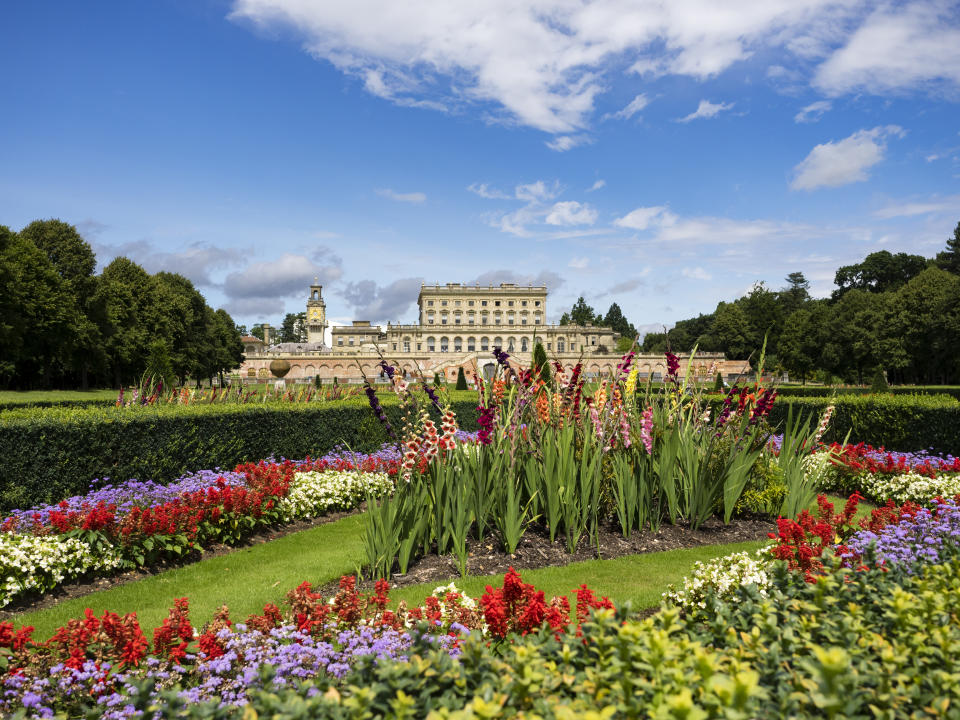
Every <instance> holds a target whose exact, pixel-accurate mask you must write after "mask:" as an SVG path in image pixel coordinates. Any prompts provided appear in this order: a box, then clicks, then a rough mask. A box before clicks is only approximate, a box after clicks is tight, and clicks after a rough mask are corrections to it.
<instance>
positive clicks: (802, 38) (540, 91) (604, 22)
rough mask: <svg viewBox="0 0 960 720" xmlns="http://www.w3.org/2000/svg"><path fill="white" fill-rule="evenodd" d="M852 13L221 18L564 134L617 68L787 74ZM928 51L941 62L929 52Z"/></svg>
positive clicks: (282, 10)
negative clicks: (775, 57) (746, 65)
mask: <svg viewBox="0 0 960 720" xmlns="http://www.w3.org/2000/svg"><path fill="white" fill-rule="evenodd" d="M864 5H865V3H864V2H862V1H861V2H843V1H842V0H767V1H766V2H763V3H756V2H726V3H717V2H707V0H673V1H672V2H662V1H661V0H594V1H593V2H587V1H586V0H485V1H484V2H479V1H477V0H473V1H470V0H463V1H462V2H449V0H408V2H402V3H397V2H386V1H385V0H353V2H350V3H336V2H313V1H311V0H234V2H233V6H232V12H231V15H230V17H231V18H232V19H234V20H236V21H243V22H249V23H252V24H253V25H255V26H257V27H259V28H263V29H267V30H269V31H274V30H277V29H282V30H286V31H291V30H292V32H293V35H294V37H296V38H298V39H299V40H300V41H302V44H303V47H304V49H305V50H306V51H307V52H309V53H310V54H311V55H313V56H314V57H315V58H317V59H318V60H325V61H328V62H330V63H332V64H333V65H334V66H335V67H336V68H338V69H339V70H340V71H342V72H344V73H347V74H349V75H351V76H353V77H355V78H357V79H358V80H359V81H360V82H361V83H362V84H363V86H364V88H365V89H366V90H367V91H368V92H370V93H373V94H374V95H377V96H379V97H383V98H386V99H388V100H389V101H391V102H395V103H398V104H403V105H414V106H420V107H433V108H438V109H444V108H446V109H456V108H457V107H463V106H469V105H472V104H476V103H493V104H494V105H495V106H496V110H495V113H494V115H495V117H494V119H495V120H503V121H507V122H513V123H519V124H522V125H526V126H529V127H534V128H538V129H540V130H544V131H546V132H549V133H552V134H557V135H564V136H570V135H572V134H574V133H577V132H580V131H582V130H583V129H585V128H586V127H588V126H589V123H590V121H591V118H592V115H593V112H594V107H595V100H596V98H597V96H598V95H599V94H601V93H602V92H605V91H607V90H608V89H609V88H610V87H611V86H612V84H613V80H614V79H615V77H616V76H617V75H619V74H620V73H621V72H622V71H623V70H628V71H633V72H637V73H653V74H668V73H669V74H676V75H684V76H689V77H692V78H694V79H697V80H704V79H708V78H711V77H715V76H716V75H718V74H720V73H722V72H724V71H725V70H727V69H729V68H730V67H731V66H733V65H734V64H735V63H737V62H739V61H743V60H745V59H747V58H749V57H751V56H752V55H754V54H757V53H758V52H760V51H772V52H770V54H771V55H772V54H774V52H779V53H780V54H784V55H787V58H786V59H784V60H783V63H784V64H785V65H791V64H792V63H791V57H790V56H792V55H800V56H801V58H809V57H813V56H815V55H816V54H817V53H821V54H822V53H823V51H824V48H827V47H837V46H839V44H840V43H841V42H842V41H843V40H844V38H845V37H846V35H849V33H850V32H851V31H856V29H857V26H858V21H859V20H860V19H861V18H862V17H863V15H864V12H865V11H864V7H863V6H864ZM890 12H893V11H890ZM837 34H840V37H839V38H837V37H835V35H837ZM941 34H942V33H941ZM916 44H917V45H922V42H918V43H916ZM956 45H960V43H957V44H955V46H956ZM908 49H909V48H908ZM938 49H939V50H940V51H941V52H942V54H943V55H944V56H946V57H952V56H953V50H952V49H951V48H949V47H947V46H941V44H940V43H939V42H938ZM878 52H881V53H882V49H881V50H878ZM910 52H911V54H915V53H918V52H921V51H918V50H914V49H910ZM821 56H822V55H821ZM878 61H879V62H889V61H888V60H887V59H885V58H882V57H881V58H879V60H878ZM837 62H838V63H839V60H838V61H837ZM628 65H629V68H627V66H628ZM824 75H825V76H828V75H829V73H827V72H826V71H824ZM488 116H489V114H488Z"/></svg>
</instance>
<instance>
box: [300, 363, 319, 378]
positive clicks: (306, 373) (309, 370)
mask: <svg viewBox="0 0 960 720" xmlns="http://www.w3.org/2000/svg"><path fill="white" fill-rule="evenodd" d="M316 374H317V369H316V368H315V367H314V366H313V365H307V366H305V367H304V368H303V377H313V376H314V375H316Z"/></svg>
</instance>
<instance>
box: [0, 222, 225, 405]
mask: <svg viewBox="0 0 960 720" xmlns="http://www.w3.org/2000/svg"><path fill="white" fill-rule="evenodd" d="M95 269H96V258H95V256H94V253H93V250H92V248H91V247H90V245H89V244H88V243H87V242H86V241H85V240H84V239H83V238H82V237H81V236H80V234H79V233H78V232H77V229H76V228H75V227H73V226H72V225H68V224H67V223H64V222H61V221H59V220H38V221H35V222H32V223H30V224H29V225H28V226H27V227H25V228H24V229H23V230H21V231H20V232H19V233H15V232H12V231H10V229H9V228H6V227H3V226H0V387H12V388H36V387H60V388H69V387H82V388H86V387H88V385H100V386H106V385H113V386H114V387H119V386H122V385H124V384H130V383H133V382H136V381H138V380H139V379H140V377H141V375H142V374H143V373H144V371H145V370H146V368H147V365H148V355H149V351H150V345H151V343H152V342H162V343H164V345H165V346H166V349H167V352H168V353H169V356H170V360H171V363H172V371H173V373H174V374H175V376H176V378H177V379H178V381H179V382H180V384H183V383H184V381H185V380H186V378H187V377H190V378H204V379H206V378H211V377H213V376H214V375H217V374H218V373H223V372H224V371H227V370H230V369H232V368H235V367H238V366H239V365H240V362H241V361H242V353H243V346H242V344H241V343H240V334H239V332H238V331H237V328H236V327H235V326H234V323H233V320H232V319H231V317H230V315H229V314H228V313H227V312H226V311H225V310H216V311H214V310H213V309H212V308H210V307H209V306H208V305H207V303H206V301H205V300H204V298H203V296H202V295H201V294H200V293H199V292H198V291H197V289H196V288H195V287H194V286H193V283H191V282H190V281H189V280H188V279H187V278H185V277H183V276H182V275H178V274H176V273H169V272H159V273H156V274H155V275H150V274H148V273H147V272H146V271H145V270H144V269H143V268H142V267H140V266H139V265H137V264H136V263H134V262H132V261H131V260H129V259H128V258H125V257H118V258H115V259H114V260H113V261H112V262H110V264H108V265H107V266H106V267H105V268H104V269H103V272H101V273H100V274H99V275H96V274H94V273H95Z"/></svg>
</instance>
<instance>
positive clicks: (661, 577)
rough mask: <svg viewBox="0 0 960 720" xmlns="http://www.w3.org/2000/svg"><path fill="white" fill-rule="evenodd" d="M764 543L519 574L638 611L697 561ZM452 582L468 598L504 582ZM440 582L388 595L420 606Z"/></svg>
mask: <svg viewBox="0 0 960 720" xmlns="http://www.w3.org/2000/svg"><path fill="white" fill-rule="evenodd" d="M765 544H766V542H760V541H754V542H742V543H732V544H729V545H704V546H703V547H698V548H687V549H684V550H668V551H666V552H659V553H644V554H642V555H627V556H624V557H620V558H614V559H613V560H586V561H584V562H577V563H571V564H570V565H564V566H562V567H548V568H541V569H539V570H521V571H519V572H520V577H521V578H523V580H524V582H528V583H532V584H533V585H534V586H535V587H536V588H537V589H538V590H543V591H544V594H545V595H546V596H547V598H548V599H549V598H550V597H551V596H554V595H556V596H558V597H559V596H560V595H566V596H567V597H569V599H570V604H571V606H573V605H574V604H575V602H576V593H575V591H576V589H577V588H578V587H579V586H580V585H586V586H587V587H589V588H590V589H591V590H593V591H594V593H596V594H597V595H606V596H607V597H609V598H610V599H611V600H613V601H614V603H617V604H620V603H625V602H630V603H631V605H632V606H633V608H634V609H636V610H640V609H642V608H648V607H653V606H655V605H659V604H660V595H661V594H662V593H663V592H664V591H665V590H666V589H667V586H668V585H670V584H676V583H679V582H680V581H681V580H682V579H683V577H684V575H688V574H689V573H690V569H691V568H692V567H693V563H694V562H696V561H697V560H700V561H706V560H711V559H713V558H715V557H720V556H721V555H729V554H730V553H734V552H740V551H742V550H750V551H752V550H755V549H757V548H760V547H763V546H764V545H765ZM454 582H455V583H456V585H457V587H458V588H459V589H461V590H463V591H464V592H465V593H466V594H467V595H469V596H470V597H480V595H482V594H483V591H484V588H485V587H486V586H487V585H493V586H499V585H502V584H503V576H502V575H484V576H467V577H466V578H464V579H460V578H456V579H454ZM441 584H446V583H439V582H430V583H424V584H423V585H411V586H409V587H405V588H399V589H397V590H391V591H390V599H391V600H392V601H393V602H394V603H397V602H399V601H401V600H405V601H406V602H407V605H414V604H420V603H421V602H422V601H423V598H424V597H426V596H427V595H429V594H430V593H431V592H433V589H434V588H435V587H437V585H441Z"/></svg>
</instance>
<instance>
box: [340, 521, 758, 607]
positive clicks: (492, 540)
mask: <svg viewBox="0 0 960 720" xmlns="http://www.w3.org/2000/svg"><path fill="white" fill-rule="evenodd" d="M774 531H776V525H775V524H774V522H773V521H772V520H770V519H769V518H767V517H745V518H738V519H735V520H732V521H731V522H730V524H729V525H724V524H723V522H722V521H720V520H718V519H716V518H712V519H710V520H709V521H707V522H706V523H705V524H704V525H702V526H701V527H700V529H698V530H691V529H690V527H689V526H688V525H684V524H678V525H669V524H666V523H664V524H663V525H661V527H660V529H659V530H658V531H657V532H655V533H654V532H651V531H650V530H644V531H642V532H637V531H634V533H633V534H632V535H631V536H630V537H629V538H625V537H623V533H622V532H621V531H620V530H619V528H618V527H616V526H615V525H610V526H607V527H604V528H603V529H601V531H600V543H599V545H600V547H599V552H598V549H597V545H596V544H595V543H591V541H590V539H589V538H587V537H583V538H581V540H580V542H579V544H578V545H577V549H576V552H574V553H572V554H571V553H568V552H567V549H566V544H565V542H564V539H563V538H561V537H558V538H557V540H556V541H555V542H553V543H551V542H550V538H549V536H548V535H547V534H546V530H545V529H544V528H541V527H537V526H534V527H532V528H530V529H529V530H527V532H526V533H524V535H523V537H522V538H521V540H520V544H519V545H518V546H517V550H516V552H515V553H513V554H509V553H506V552H504V551H503V549H502V547H501V545H500V542H499V540H498V539H497V537H496V536H491V537H487V538H485V539H484V540H483V542H478V541H477V540H475V539H473V538H470V539H469V540H468V541H467V549H468V552H469V559H468V560H467V573H468V574H469V575H502V574H503V573H505V572H506V571H507V570H508V569H510V568H511V567H512V568H514V569H515V570H533V569H536V568H543V567H553V566H560V565H569V564H570V563H575V562H580V561H583V560H594V559H597V558H602V559H610V558H616V557H623V556H624V555H637V554H640V553H650V552H662V551H664V550H677V549H680V548H692V547H699V546H701V545H717V544H721V543H723V544H727V543H737V542H744V541H748V540H766V539H767V533H770V532H774ZM458 577H460V571H459V570H458V569H457V559H456V557H455V556H453V555H445V556H442V557H440V556H437V555H427V556H426V557H423V558H420V560H419V561H417V562H416V563H415V564H413V565H412V567H410V568H408V569H407V573H406V574H404V575H399V574H395V575H393V577H392V578H391V581H390V586H391V587H405V586H407V585H417V584H419V583H426V582H436V581H445V582H449V581H450V580H451V579H454V580H455V579H456V578H458ZM361 585H362V586H363V587H366V586H372V583H369V582H367V583H362V584H361ZM336 589H337V583H329V584H328V585H326V586H324V587H323V588H322V592H323V594H324V595H330V594H333V593H335V592H336Z"/></svg>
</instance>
